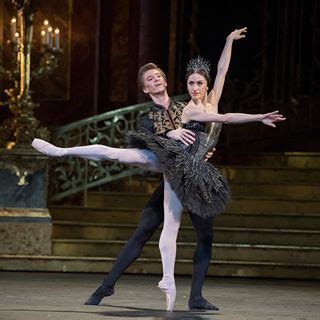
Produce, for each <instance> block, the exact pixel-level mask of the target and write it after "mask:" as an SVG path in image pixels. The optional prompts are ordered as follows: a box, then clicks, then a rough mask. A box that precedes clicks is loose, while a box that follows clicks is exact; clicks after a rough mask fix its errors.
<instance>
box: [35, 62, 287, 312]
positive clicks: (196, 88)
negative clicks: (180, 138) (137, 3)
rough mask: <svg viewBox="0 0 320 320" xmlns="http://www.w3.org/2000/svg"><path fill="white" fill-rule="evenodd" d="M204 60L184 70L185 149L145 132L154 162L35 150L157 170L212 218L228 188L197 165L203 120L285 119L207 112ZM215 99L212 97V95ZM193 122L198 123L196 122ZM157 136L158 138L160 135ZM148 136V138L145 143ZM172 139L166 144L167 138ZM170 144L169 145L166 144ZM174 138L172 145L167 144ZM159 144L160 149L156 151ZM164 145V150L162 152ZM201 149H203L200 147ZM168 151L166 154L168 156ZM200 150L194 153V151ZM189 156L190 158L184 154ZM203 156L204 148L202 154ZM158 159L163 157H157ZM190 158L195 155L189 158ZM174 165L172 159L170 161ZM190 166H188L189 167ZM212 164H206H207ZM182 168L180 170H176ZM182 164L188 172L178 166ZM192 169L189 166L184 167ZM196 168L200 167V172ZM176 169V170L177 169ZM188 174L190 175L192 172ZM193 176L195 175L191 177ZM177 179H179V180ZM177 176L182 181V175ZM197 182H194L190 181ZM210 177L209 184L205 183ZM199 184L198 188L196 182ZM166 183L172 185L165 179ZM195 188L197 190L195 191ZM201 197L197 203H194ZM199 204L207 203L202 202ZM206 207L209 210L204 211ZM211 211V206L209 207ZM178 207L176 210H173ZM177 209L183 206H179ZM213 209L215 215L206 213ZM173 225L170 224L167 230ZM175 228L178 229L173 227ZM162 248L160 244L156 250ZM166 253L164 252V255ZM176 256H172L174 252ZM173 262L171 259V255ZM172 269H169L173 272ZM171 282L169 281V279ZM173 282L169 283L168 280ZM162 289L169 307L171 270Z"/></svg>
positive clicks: (109, 152) (142, 157)
mask: <svg viewBox="0 0 320 320" xmlns="http://www.w3.org/2000/svg"><path fill="white" fill-rule="evenodd" d="M208 67H209V66H208V64H206V63H205V62H204V61H203V60H202V59H196V60H193V61H192V62H190V64H189V68H188V75H189V77H188V91H189V94H190V95H191V97H192V100H191V101H190V102H189V104H188V106H187V107H188V109H186V112H183V114H182V119H183V122H184V126H185V127H188V126H189V128H190V129H192V130H193V131H194V132H195V133H196V137H197V139H196V141H197V143H195V144H194V146H190V147H186V146H184V145H183V144H181V143H179V142H177V141H174V140H168V139H166V138H163V139H164V140H162V138H161V137H158V136H157V139H156V140H155V139H154V137H152V138H150V137H149V136H148V137H146V136H143V138H144V139H145V140H146V141H147V143H148V144H149V147H151V148H152V150H153V151H154V152H155V153H156V154H157V156H159V159H160V165H159V161H158V160H159V159H158V160H157V159H156V158H155V156H154V154H153V153H152V152H151V151H150V150H141V149H117V148H109V147H106V146H99V145H93V146H85V147H75V148H56V147H54V146H52V145H50V144H48V143H46V142H44V141H42V140H39V139H35V141H34V142H33V146H34V147H35V148H36V149H38V150H39V151H41V152H43V153H45V154H47V155H50V156H63V155H74V156H80V157H82V158H86V159H93V160H118V161H121V162H124V163H127V164H134V165H139V166H142V167H144V168H147V169H149V170H155V171H161V170H164V172H165V173H166V174H167V177H168V179H169V181H170V182H171V183H172V185H174V191H176V193H177V196H178V198H179V199H180V200H183V201H182V202H183V204H184V205H186V206H187V207H188V208H193V209H192V210H193V211H195V212H196V213H197V214H199V215H200V216H202V215H203V216H211V215H212V214H215V213H217V212H220V210H221V209H222V208H223V205H224V201H226V199H227V198H228V192H227V185H226V184H225V181H224V179H223V178H222V177H221V176H220V174H219V173H218V172H217V171H216V170H215V169H214V168H212V170H210V169H207V168H206V165H205V166H204V167H203V166H202V165H200V166H199V167H198V165H197V164H200V163H204V161H203V157H202V156H199V155H201V154H202V153H203V151H204V150H203V144H201V141H203V139H204V138H205V134H204V132H203V129H204V127H203V125H202V126H201V124H202V123H203V122H209V121H215V122H222V123H244V122H252V121H261V122H263V123H265V124H266V125H271V126H274V124H273V123H274V122H277V121H282V120H284V118H283V117H282V116H281V115H279V114H277V112H274V113H269V114H265V115H247V114H226V115H218V114H216V113H213V112H212V111H211V110H214V108H216V107H217V105H211V104H209V103H207V102H206V89H207V83H208V80H209V69H208ZM213 100H214V99H213ZM203 109H205V110H209V112H204V110H203ZM196 121H197V122H196ZM158 138H160V139H158ZM148 140H149V141H148ZM169 141H170V142H169ZM167 142H169V144H167ZM171 142H172V143H171ZM159 146H160V149H159ZM166 148H168V149H169V150H168V152H163V150H166ZM201 148H202V150H201ZM168 153H169V155H170V157H169V158H168V157H167V154H168ZM197 153H198V155H197ZM175 154H176V160H177V161H176V163H177V164H179V166H178V167H177V169H178V171H175V170H173V171H172V170H171V166H170V168H168V165H167V164H168V159H170V161H171V162H172V159H174V156H173V157H172V155H175ZM182 154H184V155H185V156H186V157H185V156H184V157H182V158H181V157H179V155H182ZM188 154H189V155H190V156H188ZM204 154H205V152H204ZM161 159H162V161H161ZM190 159H194V161H193V160H191V162H190ZM173 163H174V162H173ZM190 164H191V167H188V165H190ZM207 165H208V166H211V165H210V164H207ZM179 168H180V169H179ZM183 168H185V169H186V170H182V171H181V169H183ZM188 169H190V170H188ZM198 169H200V170H198ZM179 170H180V171H179ZM197 170H198V172H199V173H200V172H203V173H204V174H205V178H204V179H202V180H201V179H199V175H194V173H197ZM181 172H183V174H184V177H185V179H186V183H185V184H181V183H180V182H181V181H178V183H177V179H176V175H177V173H179V174H180V173H181ZM190 173H192V174H191V176H190ZM195 178H196V179H195ZM178 180H179V179H178ZM180 180H181V179H180ZM195 181H196V183H194V182H195ZM208 181H209V182H208ZM210 181H211V183H212V181H214V182H215V183H213V184H214V185H215V186H216V187H215V188H213V189H214V190H212V188H211V189H210V188H209V190H208V188H207V186H206V184H207V183H209V184H210ZM197 184H199V185H198V186H197V187H196V188H194V186H195V185H197ZM167 187H170V185H169V184H168V183H167ZM185 190H189V192H190V190H192V194H193V195H196V196H195V197H194V198H195V199H194V200H195V201H188V199H189V198H190V194H189V197H188V195H187V193H186V192H185ZM194 191H196V192H195V193H194ZM208 191H209V192H208ZM220 192H221V194H220ZM199 199H202V200H200V202H199V201H198V200H199ZM170 201H175V202H176V204H177V205H179V203H178V202H179V201H178V199H174V198H172V199H171V200H170ZM203 202H204V203H206V205H203ZM198 205H199V206H200V208H201V209H198V208H197V206H198ZM207 206H208V207H209V208H210V209H208V208H207ZM212 209H215V210H213V211H211V210H212ZM177 211H179V210H177ZM180 211H181V210H180ZM210 212H213V213H210ZM171 220H172V221H170V216H169V217H168V216H167V215H165V223H164V229H165V227H166V225H167V224H170V223H174V224H176V225H177V224H178V225H179V224H180V216H175V217H171ZM171 229H172V228H171ZM176 229H178V228H176ZM172 238H174V239H175V238H176V235H172ZM160 249H161V248H160ZM168 253H169V252H167V254H168ZM174 257H175V254H174ZM171 260H172V259H171ZM172 273H173V270H172ZM169 280H170V281H169ZM172 280H173V281H172ZM159 286H160V288H161V289H163V291H166V293H167V298H168V305H167V307H168V310H172V309H173V304H174V299H175V287H174V278H173V274H172V277H171V276H170V277H169V278H168V277H167V278H165V279H163V280H162V281H161V282H160V284H159Z"/></svg>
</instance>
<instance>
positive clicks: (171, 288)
mask: <svg viewBox="0 0 320 320" xmlns="http://www.w3.org/2000/svg"><path fill="white" fill-rule="evenodd" d="M158 287H159V289H160V290H161V291H162V292H163V293H164V294H165V295H166V308H167V311H171V312H172V311H173V308H174V303H175V301H176V285H175V282H174V280H173V281H170V280H161V281H160V282H159V284H158Z"/></svg>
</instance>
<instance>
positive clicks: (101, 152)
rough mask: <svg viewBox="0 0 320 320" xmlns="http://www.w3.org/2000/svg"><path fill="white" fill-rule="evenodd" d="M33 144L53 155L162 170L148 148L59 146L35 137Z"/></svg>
mask: <svg viewBox="0 0 320 320" xmlns="http://www.w3.org/2000/svg"><path fill="white" fill-rule="evenodd" d="M32 146H33V147H34V148H35V149H36V150H38V151H39V152H41V153H44V154H46V155H47V156H51V157H63V156H75V157H79V158H83V159H89V160H97V161H103V160H110V161H119V162H121V163H124V164H129V165H134V166H137V167H141V168H143V169H145V170H149V171H155V172H162V170H161V165H160V163H159V161H158V159H157V157H156V156H155V154H154V153H153V152H152V151H150V150H147V149H136V148H128V149H121V148H111V147H107V146H104V145H100V144H93V145H89V146H81V147H72V148H59V147H56V146H54V145H53V144H51V143H49V142H46V141H44V140H41V139H34V140H33V142H32Z"/></svg>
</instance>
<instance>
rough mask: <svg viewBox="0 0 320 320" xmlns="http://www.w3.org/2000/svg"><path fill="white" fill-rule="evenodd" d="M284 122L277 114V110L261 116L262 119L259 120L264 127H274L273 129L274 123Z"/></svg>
mask: <svg viewBox="0 0 320 320" xmlns="http://www.w3.org/2000/svg"><path fill="white" fill-rule="evenodd" d="M284 120H286V118H285V117H284V116H283V115H282V114H280V113H279V110H276V111H273V112H269V113H265V114H263V115H262V118H261V122H262V123H263V124H265V125H266V126H270V127H274V128H275V127H276V125H275V123H276V122H280V121H284Z"/></svg>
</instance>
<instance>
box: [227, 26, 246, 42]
mask: <svg viewBox="0 0 320 320" xmlns="http://www.w3.org/2000/svg"><path fill="white" fill-rule="evenodd" d="M246 32H247V27H245V28H241V29H236V30H234V31H232V32H231V33H230V34H229V35H228V37H227V39H232V40H239V39H242V38H245V37H246V35H245V34H243V33H246Z"/></svg>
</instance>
